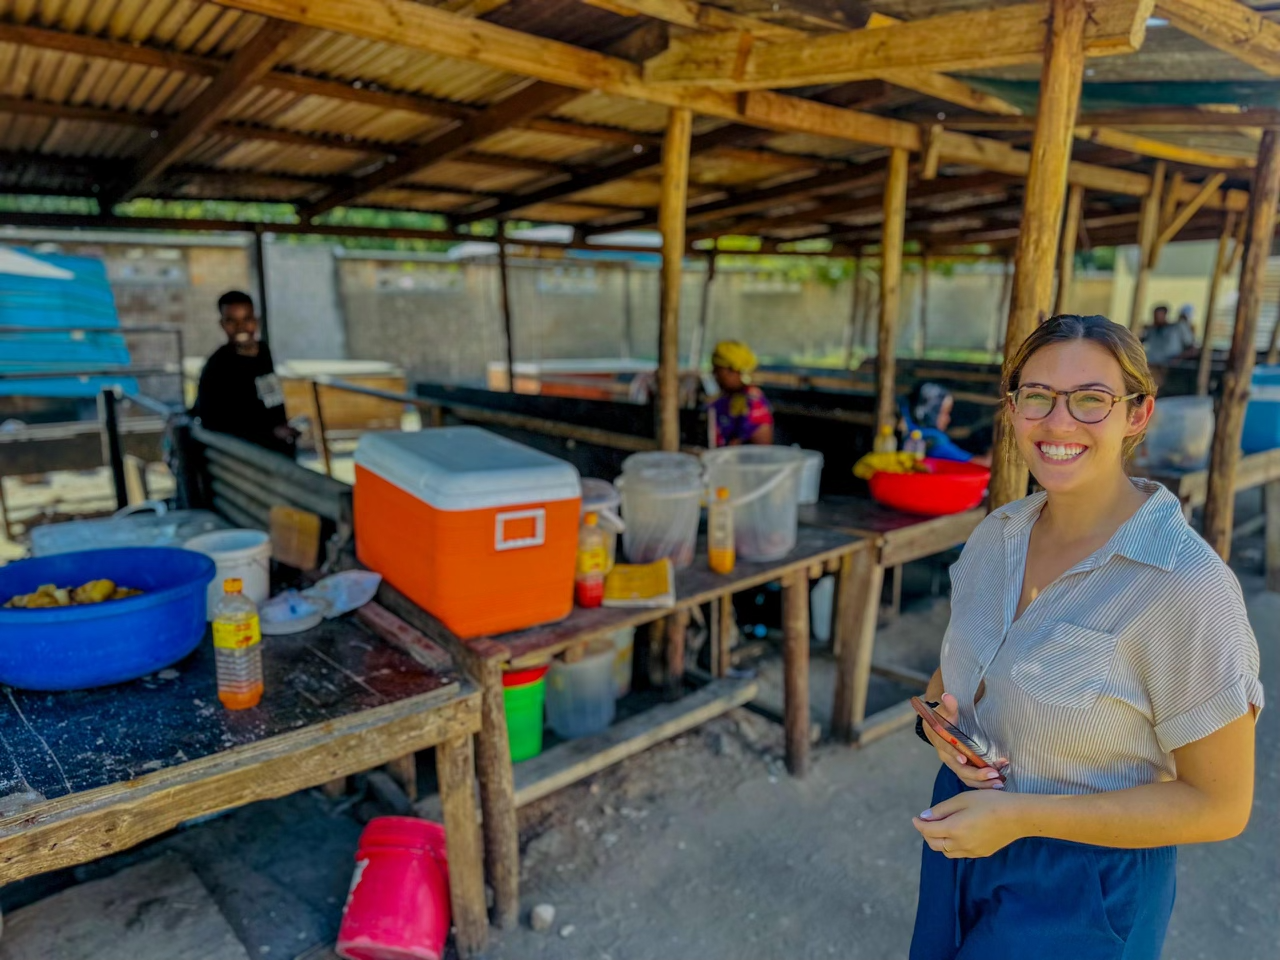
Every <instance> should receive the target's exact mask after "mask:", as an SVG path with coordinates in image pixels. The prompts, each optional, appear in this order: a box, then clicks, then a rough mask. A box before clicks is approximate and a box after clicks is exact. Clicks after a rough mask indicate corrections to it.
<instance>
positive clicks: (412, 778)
mask: <svg viewBox="0 0 1280 960" xmlns="http://www.w3.org/2000/svg"><path fill="white" fill-rule="evenodd" d="M387 773H389V774H391V778H392V779H393V780H395V782H396V783H398V784H400V787H401V789H403V790H404V795H405V796H406V797H408V798H409V799H410V801H413V800H417V799H418V755H417V754H416V753H406V754H405V755H404V756H403V757H398V758H397V759H395V760H392V761H391V762H390V763H388V764H387Z"/></svg>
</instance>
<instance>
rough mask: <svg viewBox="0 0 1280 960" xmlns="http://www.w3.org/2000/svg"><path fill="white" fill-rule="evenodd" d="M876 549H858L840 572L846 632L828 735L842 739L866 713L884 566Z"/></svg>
mask: <svg viewBox="0 0 1280 960" xmlns="http://www.w3.org/2000/svg"><path fill="white" fill-rule="evenodd" d="M877 554H878V551H875V550H862V551H859V552H858V553H857V554H856V555H855V556H854V557H852V558H851V563H850V568H849V571H848V573H847V574H846V573H845V572H844V571H843V570H842V571H841V584H840V587H841V589H840V592H839V593H838V594H837V602H838V603H839V607H838V610H839V611H840V612H839V629H841V630H844V631H847V632H846V633H845V635H844V636H843V638H842V641H841V644H840V655H839V657H838V658H837V660H836V695H835V703H834V704H833V706H832V709H831V735H832V736H833V737H834V738H835V739H837V740H841V741H844V742H846V743H847V742H849V741H851V740H852V739H853V735H854V730H855V729H856V728H857V727H858V725H859V724H861V723H862V721H863V719H864V718H865V717H866V715H867V684H868V683H869V682H870V680H871V651H872V648H873V647H874V646H875V640H876V618H877V616H878V614H879V612H880V589H881V587H882V586H883V585H884V567H882V566H881V565H880V562H879V558H878V556H877Z"/></svg>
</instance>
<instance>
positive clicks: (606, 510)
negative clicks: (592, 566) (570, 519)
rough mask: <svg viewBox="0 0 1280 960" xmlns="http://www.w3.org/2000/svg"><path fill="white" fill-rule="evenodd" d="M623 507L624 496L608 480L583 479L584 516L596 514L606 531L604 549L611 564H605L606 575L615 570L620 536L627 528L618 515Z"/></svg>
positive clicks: (598, 521)
mask: <svg viewBox="0 0 1280 960" xmlns="http://www.w3.org/2000/svg"><path fill="white" fill-rule="evenodd" d="M621 505H622V494H620V493H618V488H617V487H615V486H614V485H613V484H612V483H610V482H609V481H608V480H597V479H596V478H594V477H583V478H582V516H583V517H584V518H585V517H586V515H587V514H588V513H594V514H595V515H596V517H597V523H598V526H599V527H600V529H601V530H603V531H604V535H605V536H604V549H605V553H606V554H607V555H608V558H609V562H608V563H607V564H605V573H608V572H609V571H610V570H612V569H613V564H614V562H615V560H616V559H617V554H618V534H620V533H622V531H624V530H625V529H626V528H627V527H626V524H624V523H623V522H622V517H621V516H619V514H618V508H619V507H620V506H621Z"/></svg>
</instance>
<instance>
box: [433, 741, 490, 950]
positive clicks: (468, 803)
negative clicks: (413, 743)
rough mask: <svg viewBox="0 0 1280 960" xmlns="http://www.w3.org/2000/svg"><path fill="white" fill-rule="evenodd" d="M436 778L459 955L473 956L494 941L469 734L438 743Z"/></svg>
mask: <svg viewBox="0 0 1280 960" xmlns="http://www.w3.org/2000/svg"><path fill="white" fill-rule="evenodd" d="M436 776H437V777H438V778H439V780H440V806H441V808H442V809H443V812H444V829H445V835H446V838H447V844H448V857H449V897H450V899H451V900H452V902H453V924H454V927H455V928H456V930H457V946H458V955H459V956H460V957H462V958H463V960H469V958H471V957H475V956H478V955H479V954H480V953H481V952H483V950H484V948H485V945H486V944H487V943H488V940H489V922H488V918H487V917H486V916H485V908H484V865H483V856H482V854H481V852H480V831H479V829H478V827H477V824H476V776H475V764H474V763H473V761H472V753H471V736H470V734H463V735H462V736H457V737H453V738H452V739H449V740H445V741H444V742H442V743H440V744H438V745H437V746H436Z"/></svg>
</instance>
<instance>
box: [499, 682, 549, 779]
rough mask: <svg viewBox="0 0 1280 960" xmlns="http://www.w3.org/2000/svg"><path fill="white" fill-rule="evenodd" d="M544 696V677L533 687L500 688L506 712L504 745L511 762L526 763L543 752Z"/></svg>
mask: <svg viewBox="0 0 1280 960" xmlns="http://www.w3.org/2000/svg"><path fill="white" fill-rule="evenodd" d="M546 694H547V681H546V679H545V678H544V677H539V678H538V679H537V680H535V681H533V682H532V683H522V684H518V685H516V686H510V687H509V686H506V685H505V684H504V685H503V688H502V703H503V706H504V707H505V708H506V712H507V741H508V743H509V744H510V747H511V759H512V761H513V762H516V763H518V762H519V761H521V760H528V759H529V758H530V757H536V756H537V755H538V754H540V753H541V752H542V705H543V702H544V701H545V699H546Z"/></svg>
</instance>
